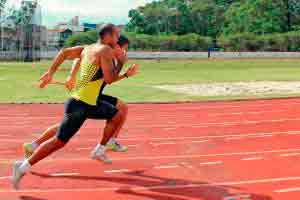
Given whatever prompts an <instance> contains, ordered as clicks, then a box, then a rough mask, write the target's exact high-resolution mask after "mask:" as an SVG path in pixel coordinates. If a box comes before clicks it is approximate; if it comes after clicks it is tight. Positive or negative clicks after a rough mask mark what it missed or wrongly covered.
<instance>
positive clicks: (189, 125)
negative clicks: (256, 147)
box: [136, 118, 300, 128]
mask: <svg viewBox="0 0 300 200" xmlns="http://www.w3.org/2000/svg"><path fill="white" fill-rule="evenodd" d="M288 121H300V118H282V119H269V120H246V121H238V122H232V121H231V122H207V123H200V124H179V123H178V124H176V125H167V126H166V125H151V126H137V127H136V128H185V127H189V128H190V127H192V128H203V127H210V126H213V125H216V126H235V125H243V124H261V123H269V122H288Z"/></svg>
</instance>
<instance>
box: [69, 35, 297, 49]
mask: <svg viewBox="0 0 300 200" xmlns="http://www.w3.org/2000/svg"><path fill="white" fill-rule="evenodd" d="M123 34H124V35H126V36H127V37H128V38H129V39H130V42H131V43H130V49H131V50H135V51H207V50H208V48H209V47H211V46H213V42H212V39H211V38H209V37H202V36H200V35H198V34H195V33H191V34H187V35H181V36H178V35H159V36H155V35H145V34H136V33H131V32H125V33H123ZM97 39H98V35H97V32H96V31H88V32H86V33H79V34H76V35H73V36H72V37H70V38H69V39H68V40H67V41H66V43H65V46H76V45H86V44H92V43H95V42H96V41H97ZM218 44H219V46H221V47H222V48H224V49H225V51H299V50H300V32H288V33H276V34H265V35H255V34H253V33H241V34H235V35H229V36H221V37H219V38H218Z"/></svg>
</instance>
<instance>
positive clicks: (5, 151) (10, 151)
mask: <svg viewBox="0 0 300 200" xmlns="http://www.w3.org/2000/svg"><path fill="white" fill-rule="evenodd" d="M5 153H16V151H12V150H4V151H3V150H1V151H0V154H5Z"/></svg>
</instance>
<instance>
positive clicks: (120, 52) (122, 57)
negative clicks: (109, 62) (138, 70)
mask: <svg viewBox="0 0 300 200" xmlns="http://www.w3.org/2000/svg"><path fill="white" fill-rule="evenodd" d="M114 56H115V58H117V59H118V60H119V61H121V62H122V63H123V64H125V63H126V62H127V61H128V58H127V52H126V51H125V50H124V49H122V48H121V47H120V46H119V45H117V46H116V47H115V48H114Z"/></svg>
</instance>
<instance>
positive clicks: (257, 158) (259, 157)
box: [241, 156, 264, 161]
mask: <svg viewBox="0 0 300 200" xmlns="http://www.w3.org/2000/svg"><path fill="white" fill-rule="evenodd" d="M262 159H264V157H261V156H258V157H250V158H242V159H241V160H244V161H248V160H262Z"/></svg>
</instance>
